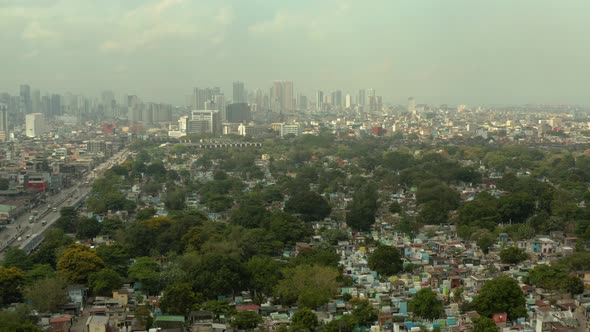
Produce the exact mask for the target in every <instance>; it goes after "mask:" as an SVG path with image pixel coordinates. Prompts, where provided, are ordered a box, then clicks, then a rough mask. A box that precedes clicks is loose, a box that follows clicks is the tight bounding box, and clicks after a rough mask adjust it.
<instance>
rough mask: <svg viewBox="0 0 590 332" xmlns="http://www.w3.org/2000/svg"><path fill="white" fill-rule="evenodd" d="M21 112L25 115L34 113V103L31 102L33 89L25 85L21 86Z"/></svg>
mask: <svg viewBox="0 0 590 332" xmlns="http://www.w3.org/2000/svg"><path fill="white" fill-rule="evenodd" d="M20 101H21V110H22V112H23V113H25V114H29V113H33V103H32V100H31V87H30V86H28V85H26V84H23V85H21V86H20Z"/></svg>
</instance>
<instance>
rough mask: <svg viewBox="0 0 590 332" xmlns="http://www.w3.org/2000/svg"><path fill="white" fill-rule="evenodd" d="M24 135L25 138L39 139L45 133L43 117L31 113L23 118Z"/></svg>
mask: <svg viewBox="0 0 590 332" xmlns="http://www.w3.org/2000/svg"><path fill="white" fill-rule="evenodd" d="M25 133H26V135H27V137H39V136H41V135H43V134H44V133H45V115H43V114H41V113H31V114H27V115H26V116H25Z"/></svg>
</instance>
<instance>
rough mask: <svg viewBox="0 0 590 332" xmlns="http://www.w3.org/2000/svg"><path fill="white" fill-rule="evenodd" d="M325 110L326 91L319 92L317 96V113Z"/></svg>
mask: <svg viewBox="0 0 590 332" xmlns="http://www.w3.org/2000/svg"><path fill="white" fill-rule="evenodd" d="M323 109H324V91H322V90H318V92H316V95H315V111H316V112H321V111H322V110H323Z"/></svg>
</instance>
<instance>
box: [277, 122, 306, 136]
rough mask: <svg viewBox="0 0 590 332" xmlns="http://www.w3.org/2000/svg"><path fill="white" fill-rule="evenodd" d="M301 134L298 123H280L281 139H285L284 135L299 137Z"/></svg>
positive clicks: (301, 130)
mask: <svg viewBox="0 0 590 332" xmlns="http://www.w3.org/2000/svg"><path fill="white" fill-rule="evenodd" d="M302 132H303V129H302V128H301V125H300V124H299V123H289V124H286V123H281V137H285V136H286V135H295V136H300V135H301V134H302Z"/></svg>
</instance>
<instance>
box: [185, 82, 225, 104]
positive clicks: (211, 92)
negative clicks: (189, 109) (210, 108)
mask: <svg viewBox="0 0 590 332" xmlns="http://www.w3.org/2000/svg"><path fill="white" fill-rule="evenodd" d="M222 94H223V93H221V89H220V88H219V87H214V88H203V89H201V88H195V89H194V93H193V105H192V106H193V109H203V107H205V102H208V101H210V100H214V99H215V96H217V95H222Z"/></svg>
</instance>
